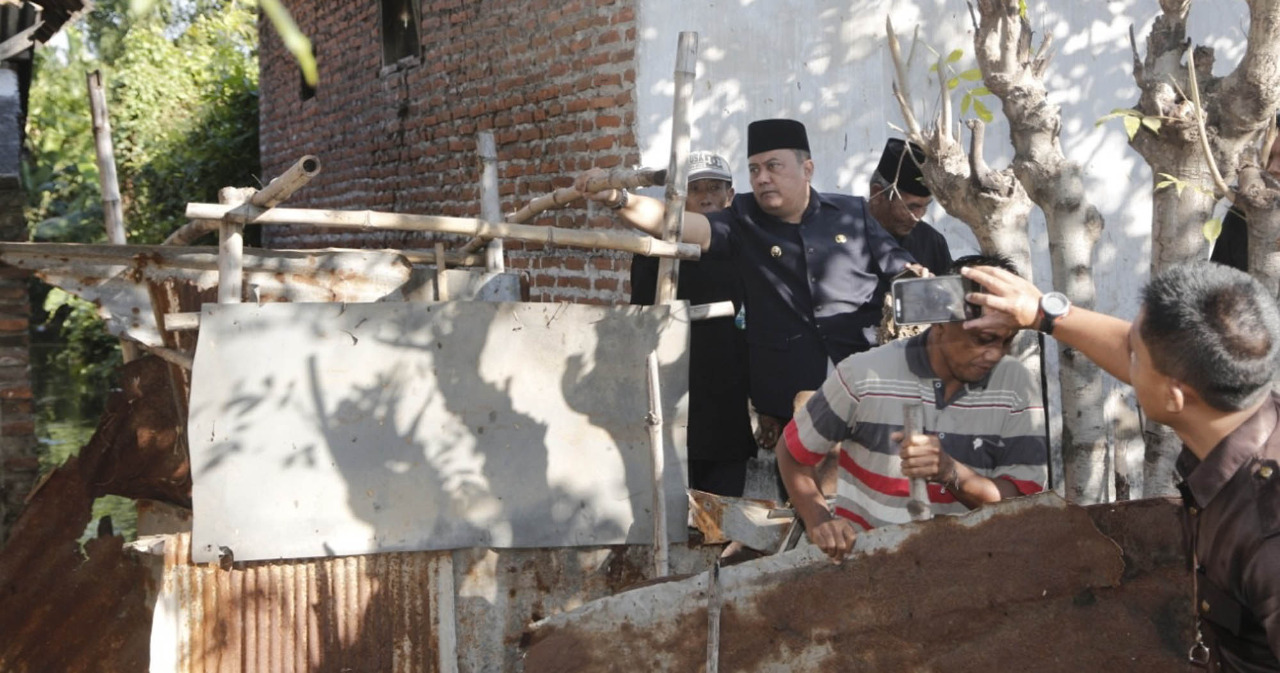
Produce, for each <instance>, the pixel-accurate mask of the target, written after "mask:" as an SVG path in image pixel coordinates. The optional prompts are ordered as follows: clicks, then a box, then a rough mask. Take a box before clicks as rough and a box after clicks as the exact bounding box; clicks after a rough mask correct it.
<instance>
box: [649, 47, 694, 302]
mask: <svg viewBox="0 0 1280 673" xmlns="http://www.w3.org/2000/svg"><path fill="white" fill-rule="evenodd" d="M697 66H698V34H697V33H694V32H690V31H685V32H682V33H680V40H679V44H678V47H677V51H676V70H675V85H676V90H675V101H674V103H673V109H672V112H671V163H670V164H669V165H668V167H667V173H668V175H670V176H671V179H670V180H667V190H666V203H667V208H666V211H665V214H664V216H663V221H662V238H663V240H665V241H671V242H674V241H679V240H680V237H681V235H682V233H683V232H684V203H685V199H686V196H687V194H688V190H689V186H688V185H687V184H686V183H687V182H688V177H689V144H690V139H689V106H690V104H691V103H692V102H693V81H694V78H695V76H696V73H695V71H696V70H697ZM679 282H680V264H679V262H678V261H676V260H674V259H662V260H659V261H658V290H657V294H655V295H654V296H655V297H656V299H657V301H656V302H655V303H658V304H669V303H671V302H673V301H675V299H676V288H677V287H679Z"/></svg>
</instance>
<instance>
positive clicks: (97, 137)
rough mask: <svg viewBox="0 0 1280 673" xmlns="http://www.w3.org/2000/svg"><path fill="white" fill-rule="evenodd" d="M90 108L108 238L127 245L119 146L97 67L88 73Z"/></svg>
mask: <svg viewBox="0 0 1280 673" xmlns="http://www.w3.org/2000/svg"><path fill="white" fill-rule="evenodd" d="M86 82H87V84H88V87H89V108H90V113H91V115H92V116H93V144H94V149H96V150H97V157H98V183H99V184H100V185H101V186H102V210H103V213H102V214H103V218H104V219H105V220H106V224H107V241H108V242H110V243H111V244H112V245H124V244H125V243H126V242H127V240H126V237H125V233H124V208H123V206H121V204H120V182H119V180H118V178H117V177H116V154H115V147H114V145H112V143H111V120H110V119H109V118H108V117H107V96H106V92H104V91H103V90H102V72H101V71H99V70H94V71H93V72H91V73H89V74H88V75H87V76H86Z"/></svg>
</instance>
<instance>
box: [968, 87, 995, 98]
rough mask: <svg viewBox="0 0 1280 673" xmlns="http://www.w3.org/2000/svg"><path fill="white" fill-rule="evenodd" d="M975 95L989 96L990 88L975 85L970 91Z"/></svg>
mask: <svg viewBox="0 0 1280 673" xmlns="http://www.w3.org/2000/svg"><path fill="white" fill-rule="evenodd" d="M972 93H973V95H975V96H990V95H991V90H990V89H988V88H987V87H985V86H980V87H975V88H974V89H973V91H972Z"/></svg>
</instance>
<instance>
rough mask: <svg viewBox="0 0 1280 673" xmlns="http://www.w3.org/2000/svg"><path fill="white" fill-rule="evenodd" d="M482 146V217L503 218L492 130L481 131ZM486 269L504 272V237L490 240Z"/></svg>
mask: <svg viewBox="0 0 1280 673" xmlns="http://www.w3.org/2000/svg"><path fill="white" fill-rule="evenodd" d="M479 148H480V163H481V167H482V168H481V171H480V218H481V219H484V220H488V221H490V222H497V221H499V220H501V219H502V203H501V200H500V199H499V196H498V146H497V144H496V143H495V142H494V140H493V132H492V131H481V132H480V139H479ZM485 269H487V270H488V271H489V272H490V273H502V272H503V271H505V270H506V264H505V263H504V262H503V260H502V239H500V238H495V239H493V240H492V241H489V247H488V248H487V249H486V250H485Z"/></svg>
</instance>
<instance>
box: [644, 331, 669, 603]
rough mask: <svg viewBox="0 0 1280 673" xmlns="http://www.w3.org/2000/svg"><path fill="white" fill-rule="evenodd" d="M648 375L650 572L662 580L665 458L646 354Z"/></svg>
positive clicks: (654, 376)
mask: <svg viewBox="0 0 1280 673" xmlns="http://www.w3.org/2000/svg"><path fill="white" fill-rule="evenodd" d="M646 364H647V365H648V375H649V417H648V418H647V419H646V422H647V423H648V424H649V455H650V456H651V457H652V460H653V572H654V576H655V577H666V576H667V575H668V574H669V573H670V571H671V567H670V566H671V564H670V563H669V562H668V560H667V559H668V549H667V494H666V491H665V490H664V489H663V488H662V485H663V478H662V477H663V471H664V469H665V467H664V462H665V458H666V456H665V455H664V454H663V448H662V429H663V428H662V394H661V391H660V389H659V387H658V354H657V353H656V352H654V353H650V354H649V357H648V360H647V361H646Z"/></svg>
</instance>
